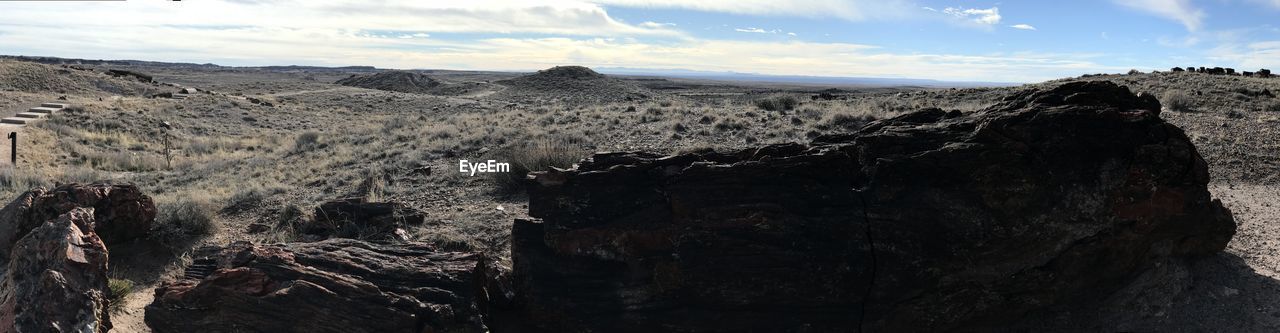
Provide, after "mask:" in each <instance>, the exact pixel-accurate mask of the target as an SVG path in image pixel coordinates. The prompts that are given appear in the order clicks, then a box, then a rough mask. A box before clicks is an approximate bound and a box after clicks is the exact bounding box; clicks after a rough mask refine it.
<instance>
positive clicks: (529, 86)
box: [497, 66, 652, 101]
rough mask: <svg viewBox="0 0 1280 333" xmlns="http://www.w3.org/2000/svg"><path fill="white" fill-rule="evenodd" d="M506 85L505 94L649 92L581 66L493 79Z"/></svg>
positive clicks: (612, 96) (615, 96) (600, 96)
mask: <svg viewBox="0 0 1280 333" xmlns="http://www.w3.org/2000/svg"><path fill="white" fill-rule="evenodd" d="M497 83H498V84H501V85H503V86H506V87H507V88H508V89H507V90H506V91H504V92H503V93H502V96H503V97H507V98H516V99H519V98H528V97H536V96H543V97H551V98H560V99H573V100H598V101H617V100H638V99H644V98H647V97H648V96H650V95H652V92H650V91H649V90H648V89H645V88H643V87H640V86H638V85H636V84H634V83H631V82H626V81H623V80H618V79H615V78H611V77H608V76H605V75H604V74H600V73H597V72H596V71H594V70H591V69H590V68H587V67H582V66H556V67H552V68H549V69H544V70H540V71H538V72H537V73H533V74H529V75H525V76H521V77H517V78H513V79H507V80H501V81H498V82H497Z"/></svg>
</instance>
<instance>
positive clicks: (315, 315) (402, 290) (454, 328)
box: [146, 239, 492, 333]
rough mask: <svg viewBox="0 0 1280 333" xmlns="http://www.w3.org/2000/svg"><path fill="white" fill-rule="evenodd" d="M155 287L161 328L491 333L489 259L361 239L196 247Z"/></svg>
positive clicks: (152, 309) (152, 313)
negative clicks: (185, 263) (486, 315)
mask: <svg viewBox="0 0 1280 333" xmlns="http://www.w3.org/2000/svg"><path fill="white" fill-rule="evenodd" d="M193 257H194V258H195V259H194V262H193V263H192V264H191V266H189V267H188V268H187V269H186V273H185V275H184V276H183V277H182V278H180V279H177V280H175V281H169V282H165V283H163V284H162V285H161V286H160V287H158V288H156V291H155V293H156V297H155V301H154V302H153V303H151V304H150V305H148V306H147V309H146V322H147V325H148V326H150V327H151V329H152V330H154V331H155V332H348V333H351V332H484V331H486V329H487V328H486V325H485V322H484V319H483V317H482V314H483V311H484V310H485V305H487V304H488V303H489V301H488V294H487V292H488V291H487V289H486V288H485V287H486V282H487V281H491V280H492V279H490V278H489V277H487V276H485V274H486V272H487V270H486V269H485V267H487V266H486V265H485V264H484V260H483V259H482V258H483V257H481V256H480V255H477V254H472V253H463V252H442V251H436V250H435V249H434V248H432V247H430V246H427V245H425V244H414V243H410V244H397V245H378V244H372V243H367V242H363V241H359V240H352V239H330V240H325V241H320V242H313V243H286V244H274V245H254V244H251V243H248V242H237V243H232V244H231V245H230V246H227V247H225V248H224V247H205V248H201V249H199V250H197V252H196V255H195V256H193Z"/></svg>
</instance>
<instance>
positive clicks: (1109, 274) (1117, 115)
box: [512, 82, 1235, 332]
mask: <svg viewBox="0 0 1280 333" xmlns="http://www.w3.org/2000/svg"><path fill="white" fill-rule="evenodd" d="M1158 110H1160V105H1159V102H1158V101H1157V100H1156V99H1155V98H1153V97H1151V96H1139V95H1135V94H1133V93H1131V92H1130V91H1129V90H1128V89H1127V88H1125V87H1120V86H1116V85H1115V84H1113V83H1110V82H1077V83H1068V84H1064V85H1061V86H1057V87H1054V88H1051V89H1032V90H1026V91H1023V92H1021V93H1017V94H1014V95H1012V96H1010V97H1008V98H1006V99H1005V100H1003V101H1001V102H1000V103H998V104H997V105H994V106H992V107H989V108H987V109H985V110H982V111H978V112H975V113H968V114H962V113H960V112H955V111H952V112H944V111H942V110H938V109H931V110H924V111H920V112H916V113H911V114H907V115H903V116H900V117H896V118H893V119H888V120H883V121H878V122H875V123H872V124H870V125H868V126H866V127H863V128H862V129H861V130H859V131H857V132H856V133H852V134H846V135H834V136H824V137H819V138H818V139H816V140H815V142H814V143H812V144H811V145H799V144H780V145H769V146H763V147H759V148H753V149H746V150H741V151H736V152H728V153H697V154H684V155H676V156H661V155H656V154H647V153H602V154H597V155H595V156H593V157H592V158H590V159H588V160H585V161H583V162H582V163H580V165H579V166H578V167H577V168H576V169H572V170H568V171H560V170H552V171H547V172H541V173H535V174H534V176H533V177H532V179H531V180H530V187H529V200H530V203H529V215H530V216H532V217H534V219H528V220H518V221H516V223H515V225H514V227H513V230H512V233H513V236H512V237H513V241H512V260H513V264H514V272H513V277H514V285H515V288H516V291H517V293H516V295H517V301H518V302H519V303H520V304H521V306H522V307H521V309H522V310H521V311H522V314H521V315H520V316H521V318H524V319H523V320H525V321H526V322H525V323H526V324H527V325H531V326H537V327H541V328H543V329H548V330H551V331H560V332H575V331H595V332H659V331H661V332H671V331H811V332H829V331H843V332H848V331H857V330H862V329H865V330H868V331H876V332H881V331H890V332H894V331H948V330H961V331H990V330H1000V329H1001V328H1007V327H1010V325H1013V324H1016V323H1017V322H1018V321H1019V320H1020V318H1028V315H1029V314H1032V313H1035V312H1037V311H1040V310H1043V309H1046V308H1049V307H1062V306H1089V305H1090V304H1093V303H1095V302H1097V301H1099V300H1100V299H1102V298H1104V297H1107V296H1108V295H1110V294H1111V293H1113V292H1114V291H1115V290H1118V289H1120V288H1121V287H1123V286H1125V285H1126V284H1127V283H1128V282H1129V280H1130V279H1132V277H1134V276H1136V275H1137V274H1140V273H1142V272H1144V271H1146V270H1147V269H1148V268H1149V267H1150V266H1152V263H1153V262H1154V261H1156V260H1168V259H1174V260H1182V259H1183V258H1195V257H1199V256H1204V255H1208V254H1212V253H1215V252H1218V251H1221V250H1222V249H1223V248H1224V247H1225V246H1226V244H1227V242H1228V241H1229V240H1230V239H1231V237H1232V236H1233V235H1234V233H1235V223H1234V221H1233V220H1232V217H1231V214H1230V212H1228V211H1227V210H1226V209H1225V208H1223V206H1222V205H1221V203H1220V202H1218V201H1217V200H1214V199H1212V198H1211V197H1210V194H1209V192H1208V191H1207V189H1206V183H1207V182H1208V180H1209V179H1208V178H1209V176H1208V172H1207V166H1206V164H1205V162H1204V160H1203V159H1201V157H1200V155H1199V154H1198V153H1197V152H1196V148H1195V147H1194V146H1193V145H1192V143H1191V141H1190V140H1188V138H1187V136H1186V135H1185V134H1184V133H1183V131H1182V130H1180V129H1178V128H1177V127H1175V126H1173V125H1170V124H1168V123H1166V122H1164V121H1163V120H1161V119H1160V117H1159V115H1158V112H1159V111H1158Z"/></svg>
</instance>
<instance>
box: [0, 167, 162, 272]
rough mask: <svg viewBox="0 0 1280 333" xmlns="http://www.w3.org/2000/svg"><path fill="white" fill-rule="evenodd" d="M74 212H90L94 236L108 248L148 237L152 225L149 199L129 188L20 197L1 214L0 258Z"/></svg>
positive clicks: (104, 186) (64, 189)
mask: <svg viewBox="0 0 1280 333" xmlns="http://www.w3.org/2000/svg"><path fill="white" fill-rule="evenodd" d="M75 208H92V210H91V211H92V212H93V215H94V220H96V221H97V223H96V227H95V230H94V231H95V232H96V233H97V234H98V236H99V237H101V238H102V240H103V241H104V242H106V243H107V244H108V245H110V244H115V243H119V242H124V241H129V240H133V239H136V238H139V237H142V236H144V235H146V234H147V232H148V231H149V230H150V229H151V223H152V222H154V221H155V217H156V207H155V203H154V202H152V200H151V197H149V196H147V195H145V194H143V193H142V191H141V190H139V189H138V187H137V186H134V185H132V184H110V183H93V184H66V185H61V186H58V187H56V188H54V189H52V190H46V189H44V188H36V189H32V190H31V191H28V192H26V193H23V194H22V195H21V196H19V197H18V199H17V200H14V201H13V202H10V203H9V204H8V205H6V206H5V207H4V209H3V210H0V258H3V257H8V255H9V250H10V249H11V248H13V244H14V242H17V241H18V239H19V238H21V237H22V236H24V235H26V234H27V232H29V231H31V229H33V228H35V227H36V226H39V225H40V224H42V223H44V222H45V221H49V220H52V219H54V218H56V217H58V216H60V215H62V214H64V213H67V212H69V211H71V210H72V209H75Z"/></svg>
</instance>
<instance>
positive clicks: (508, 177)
mask: <svg viewBox="0 0 1280 333" xmlns="http://www.w3.org/2000/svg"><path fill="white" fill-rule="evenodd" d="M583 145H584V142H583V141H582V140H576V139H567V138H549V139H539V140H536V141H534V142H533V143H532V144H526V145H522V146H516V147H508V148H506V149H503V150H502V151H501V152H499V153H497V154H495V155H496V156H494V158H493V159H494V160H496V161H497V162H500V163H510V164H511V172H495V173H491V174H490V175H493V181H494V185H496V186H497V192H498V194H501V195H512V194H516V193H521V192H524V184H525V183H524V181H525V176H527V175H528V174H529V172H533V171H545V170H550V169H551V167H557V168H562V169H565V168H571V167H573V165H574V164H575V163H578V161H581V160H582V159H583V158H585V157H587V155H588V152H587V150H586V149H584V148H583Z"/></svg>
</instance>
